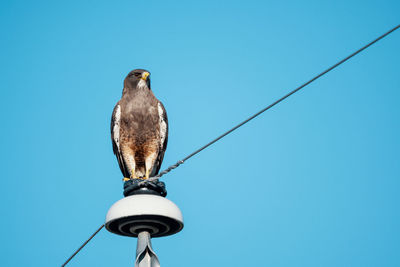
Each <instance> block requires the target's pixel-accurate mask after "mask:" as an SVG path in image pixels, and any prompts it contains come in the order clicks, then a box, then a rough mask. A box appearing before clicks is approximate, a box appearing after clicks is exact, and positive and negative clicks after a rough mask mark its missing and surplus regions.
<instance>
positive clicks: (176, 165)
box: [146, 24, 400, 181]
mask: <svg viewBox="0 0 400 267" xmlns="http://www.w3.org/2000/svg"><path fill="white" fill-rule="evenodd" d="M398 28H400V24H399V25H397V26H396V27H394V28H393V29H391V30H389V31H388V32H386V33H384V34H382V35H381V36H379V37H378V38H376V39H374V40H373V41H371V42H369V43H368V44H366V45H365V46H363V47H361V48H360V49H358V50H357V51H355V52H353V53H352V54H350V55H349V56H347V57H345V58H344V59H342V60H340V61H339V62H337V63H336V64H334V65H333V66H331V67H329V68H328V69H326V70H324V71H323V72H321V73H320V74H318V75H317V76H315V77H314V78H312V79H311V80H309V81H308V82H305V83H303V84H302V85H300V86H299V87H297V88H296V89H294V90H293V91H291V92H289V93H288V94H286V95H285V96H283V97H281V98H279V99H278V100H276V101H275V102H273V103H272V104H270V105H269V106H267V107H266V108H264V109H262V110H260V111H259V112H257V113H256V114H254V115H253V116H251V117H250V118H248V119H246V120H244V121H243V122H241V123H239V124H238V125H236V126H235V127H233V128H232V129H230V130H229V131H227V132H225V133H223V134H222V135H220V136H218V137H217V138H215V139H214V140H212V141H211V142H209V143H208V144H206V145H204V146H202V147H201V148H199V149H197V150H196V151H194V152H193V153H191V154H189V155H188V156H186V157H185V158H183V159H182V160H180V161H178V162H177V163H175V164H173V165H171V166H169V167H168V168H167V169H165V170H163V171H162V172H160V173H159V174H158V175H156V176H154V177H150V178H149V179H147V180H146V181H154V180H157V179H158V178H160V177H161V176H163V175H164V174H167V173H169V172H170V171H172V170H173V169H175V168H177V167H178V166H179V165H181V164H183V163H184V162H185V161H186V160H188V159H190V158H191V157H193V156H194V155H196V154H197V153H199V152H200V151H202V150H204V149H206V148H207V147H209V146H211V145H212V144H214V143H215V142H217V141H218V140H220V139H221V138H223V137H225V136H226V135H228V134H230V133H231V132H233V131H234V130H236V129H237V128H239V127H241V126H242V125H244V124H246V123H248V122H249V121H251V120H252V119H254V118H255V117H257V116H258V115H260V114H261V113H263V112H265V111H267V110H268V109H270V108H272V107H273V106H275V105H276V104H278V103H280V102H281V101H283V100H285V99H286V98H288V97H289V96H291V95H293V94H294V93H296V92H297V91H299V90H300V89H302V88H304V87H305V86H307V85H309V84H310V83H312V82H313V81H315V80H316V79H318V78H320V77H321V76H323V75H325V74H326V73H328V72H330V71H331V70H333V69H334V68H336V67H337V66H339V65H341V64H343V63H344V62H346V61H347V60H349V59H350V58H352V57H354V56H355V55H357V54H358V53H360V52H361V51H363V50H365V49H366V48H368V47H370V46H371V45H373V44H374V43H376V42H378V41H379V40H381V39H383V38H385V37H386V36H387V35H389V34H390V33H392V32H394V31H395V30H397V29H398Z"/></svg>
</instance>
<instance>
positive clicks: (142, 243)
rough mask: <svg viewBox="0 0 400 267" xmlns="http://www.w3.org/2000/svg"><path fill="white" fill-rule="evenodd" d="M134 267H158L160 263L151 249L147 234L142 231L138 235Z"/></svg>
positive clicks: (149, 237) (149, 238)
mask: <svg viewBox="0 0 400 267" xmlns="http://www.w3.org/2000/svg"><path fill="white" fill-rule="evenodd" d="M135 267H160V261H159V260H158V257H157V255H156V253H155V252H154V250H153V248H152V247H151V236H150V233H149V232H146V231H143V232H140V233H139V235H138V242H137V248H136V261H135Z"/></svg>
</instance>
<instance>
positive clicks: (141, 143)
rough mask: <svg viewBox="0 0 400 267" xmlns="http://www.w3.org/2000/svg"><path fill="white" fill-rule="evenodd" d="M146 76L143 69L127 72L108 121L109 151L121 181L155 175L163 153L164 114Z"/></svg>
mask: <svg viewBox="0 0 400 267" xmlns="http://www.w3.org/2000/svg"><path fill="white" fill-rule="evenodd" d="M149 76H150V72H149V71H147V70H144V69H135V70H132V71H131V72H129V74H128V75H127V76H126V78H125V80H124V87H123V91H122V97H121V99H120V100H119V101H118V102H117V104H116V105H115V107H114V110H113V113H112V117H111V141H112V147H113V152H114V154H115V156H116V157H117V160H118V165H119V168H120V169H121V172H122V174H123V175H124V178H123V181H129V180H134V179H148V178H150V177H153V176H155V175H157V173H158V172H159V170H160V168H161V163H162V161H163V158H164V153H165V150H166V149H167V143H168V117H167V112H166V110H165V108H164V105H163V104H162V103H161V101H159V100H158V99H157V98H156V97H155V95H154V94H153V91H152V90H151V86H150V77H149Z"/></svg>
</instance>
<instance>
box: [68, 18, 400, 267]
mask: <svg viewBox="0 0 400 267" xmlns="http://www.w3.org/2000/svg"><path fill="white" fill-rule="evenodd" d="M398 28H400V24H399V25H397V26H396V27H394V28H393V29H391V30H389V31H388V32H386V33H384V34H382V35H381V36H379V37H378V38H376V39H375V40H373V41H371V42H369V43H368V44H366V45H365V46H363V47H361V48H360V49H358V50H357V51H355V52H353V53H352V54H350V55H349V56H347V57H345V58H344V59H342V60H340V61H339V62H337V63H336V64H334V65H333V66H331V67H329V68H328V69H326V70H325V71H323V72H321V73H320V74H318V75H317V76H315V77H314V78H312V79H311V80H309V81H308V82H305V83H303V84H302V85H300V86H299V87H297V88H296V89H294V90H293V91H291V92H289V93H288V94H286V95H285V96H283V97H281V98H279V99H278V100H276V101H275V102H273V103H272V104H270V105H269V106H267V107H266V108H264V109H262V110H260V111H259V112H257V113H256V114H254V115H252V116H251V117H249V118H248V119H246V120H244V121H243V122H241V123H239V124H238V125H236V126H235V127H233V128H232V129H230V130H229V131H227V132H225V133H223V134H222V135H220V136H218V137H217V138H215V139H214V140H212V141H211V142H209V143H207V144H206V145H204V146H202V147H200V148H199V149H197V150H196V151H194V152H193V153H191V154H189V155H188V156H186V157H185V158H183V159H182V160H179V161H178V162H177V163H175V164H173V165H171V166H169V167H168V168H167V169H165V170H163V171H162V172H160V173H159V174H158V175H156V176H154V177H150V178H149V179H147V180H146V182H151V181H154V180H158V179H159V178H161V176H163V175H164V174H167V173H169V172H170V171H172V170H173V169H175V168H177V167H179V165H181V164H183V163H184V162H185V161H187V160H188V159H190V158H191V157H193V156H194V155H196V154H197V153H199V152H201V151H202V150H204V149H206V148H207V147H209V146H211V145H212V144H214V143H215V142H217V141H218V140H220V139H221V138H223V137H225V136H226V135H228V134H230V133H231V132H233V131H235V130H236V129H237V128H239V127H241V126H243V125H244V124H246V123H248V122H249V121H251V120H252V119H254V118H255V117H257V116H258V115H260V114H261V113H263V112H265V111H267V110H268V109H270V108H272V107H273V106H275V105H276V104H278V103H280V102H281V101H283V100H285V99H286V98H288V97H289V96H291V95H293V94H294V93H296V92H297V91H299V90H300V89H302V88H303V87H305V86H307V85H309V84H310V83H312V82H313V81H315V80H316V79H318V78H320V77H321V76H323V75H325V74H326V73H328V72H330V71H331V70H333V69H334V68H336V67H337V66H339V65H341V64H343V63H344V62H346V61H347V60H349V59H350V58H352V57H354V56H355V55H357V54H358V53H360V52H361V51H363V50H365V49H366V48H368V47H370V46H371V45H373V44H374V43H376V42H378V41H379V40H381V39H383V38H385V37H386V36H387V35H389V34H390V33H392V32H394V31H395V30H397V29H398ZM103 227H104V224H103V225H101V226H100V228H99V229H97V230H96V232H94V233H93V234H92V235H91V236H90V237H89V239H88V240H86V242H85V243H83V244H82V246H80V247H79V248H78V249H77V250H76V251H75V252H74V254H72V256H71V257H69V258H68V260H67V261H66V262H65V263H64V264H63V265H62V267H64V266H65V265H67V263H68V262H69V261H70V260H71V259H72V258H73V257H75V255H76V254H78V253H79V251H81V249H82V248H84V247H85V246H86V245H87V243H89V241H90V240H92V238H93V237H94V236H95V235H97V233H98V232H100V230H101V229H103Z"/></svg>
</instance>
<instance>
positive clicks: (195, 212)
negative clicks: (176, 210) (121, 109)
mask: <svg viewBox="0 0 400 267" xmlns="http://www.w3.org/2000/svg"><path fill="white" fill-rule="evenodd" d="M399 14H400V2H399V1H395V0H391V1H382V0H376V1H369V0H367V1H351V0H350V1H349V0H335V1H320V0H318V1H317V0H315V1H307V0H306V1H108V2H105V1H40V0H38V1H7V2H2V4H1V7H0V24H1V26H0V30H1V39H2V41H1V42H0V47H1V50H0V51H1V52H0V53H1V61H0V62H1V76H0V79H1V87H2V89H1V98H0V101H1V105H0V109H1V110H0V111H1V124H2V127H1V129H2V131H1V138H0V142H1V158H0V159H1V170H2V179H1V185H0V196H1V206H2V208H1V210H2V220H1V222H0V229H1V230H0V234H1V241H2V242H1V257H0V265H1V266H59V265H61V264H62V263H63V262H64V261H65V260H66V259H67V258H68V257H69V256H70V255H71V253H72V252H73V251H74V250H75V249H76V248H77V247H79V246H80V245H81V243H82V242H83V241H84V240H85V239H86V238H88V237H89V235H90V234H92V233H93V231H94V230H95V229H96V228H97V227H99V226H100V225H101V224H102V223H103V222H104V219H105V215H106V212H107V210H108V208H109V207H110V206H111V205H112V204H113V203H114V202H115V201H117V200H119V199H120V198H121V197H122V185H123V184H122V181H121V179H122V176H121V173H120V170H119V168H118V165H117V161H116V159H115V157H114V155H113V153H112V148H111V141H110V133H109V131H110V130H109V127H110V125H109V124H110V117H111V112H112V109H113V107H114V105H115V103H116V102H117V101H118V100H119V98H120V96H121V92H122V83H123V79H124V78H125V76H126V74H127V73H128V72H129V71H131V70H132V69H135V68H145V69H148V70H150V71H151V73H152V75H151V79H152V89H153V91H154V93H155V94H156V96H157V97H158V98H159V99H160V100H161V101H162V102H163V103H164V106H165V108H166V110H167V113H168V117H169V122H170V124H169V126H170V135H169V143H168V149H167V152H166V155H165V158H164V164H163V168H166V167H168V166H169V165H170V164H173V163H175V162H176V161H177V160H179V159H181V158H183V157H184V156H186V155H187V154H189V153H191V152H192V151H194V150H195V149H197V148H198V147H200V146H202V145H203V144H205V143H207V142H208V141H209V140H210V139H212V138H214V137H216V136H217V135H219V134H221V133H222V132H224V131H226V130H228V129H229V128H230V127H232V126H234V125H235V124H236V123H238V122H240V121H241V120H243V119H245V118H247V117H248V116H249V115H251V114H252V113H254V112H256V111H258V110H260V109H261V108H263V107H265V106H267V105H268V104H270V103H271V102H273V101H274V100H275V99H276V98H278V97H280V96H282V95H284V94H286V93H287V92H288V91H289V90H291V89H293V88H294V87H296V86H298V85H300V84H301V83H303V82H305V81H306V80H308V79H310V78H311V77H312V76H314V75H315V74H317V73H318V72H320V71H322V70H323V69H325V68H327V67H329V66H330V65H332V64H334V63H335V62H336V61H338V60H339V59H341V58H343V57H345V56H346V55H348V54H349V53H351V52H352V51H354V50H356V49H358V48H359V47H361V46H362V45H364V44H366V43H367V42H368V41H370V40H372V39H374V38H375V37H377V36H378V35H380V34H381V33H383V32H385V31H387V30H389V29H390V28H392V27H394V26H395V25H397V24H399V23H400V16H399ZM399 47H400V31H398V32H395V33H393V34H392V35H390V36H389V37H387V38H386V39H384V40H382V41H381V42H379V43H378V44H376V45H374V46H373V47H371V48H370V49H368V50H366V51H365V52H364V53H362V54H361V55H359V56H357V57H356V58H353V59H351V60H350V61H349V62H347V63H346V64H344V65H343V66H341V67H339V68H338V69H336V70H334V71H333V72H331V73H329V74H328V75H326V76H324V77H323V78H321V79H319V80H318V81H316V82H315V83H313V84H312V85H310V86H308V87H306V88H305V89H304V90H303V91H301V92H300V93H298V94H296V95H294V96H292V97H291V98H289V99H288V100H287V101H285V102H283V103H281V104H279V105H278V106H276V107H274V108H273V109H271V110H270V111H268V112H267V113H265V114H263V115H262V116H261V117H259V118H257V119H256V120H254V121H252V122H250V123H249V124H247V125H246V126H244V127H243V128H240V129H239V130H237V131H235V132H234V133H233V134H231V135H229V136H227V137H226V138H224V139H222V140H221V141H220V142H218V143H216V144H215V145H214V146H212V147H210V148H208V149H207V150H205V151H203V152H202V153H201V154H199V155H197V156H195V157H193V158H192V159H190V160H189V161H187V162H186V163H185V164H184V165H182V166H181V167H179V168H178V169H176V170H175V171H173V172H171V173H170V174H168V175H165V176H164V178H163V181H165V182H166V184H167V190H168V198H169V199H171V200H172V201H174V202H175V203H176V204H177V205H178V206H179V207H180V208H181V210H182V212H183V215H184V219H185V227H184V229H183V231H182V232H180V233H179V234H177V235H174V236H171V237H166V238H160V239H154V240H153V247H154V249H155V251H156V252H157V254H158V256H159V258H160V261H161V264H162V266H175V267H178V266H185V267H186V266H192V267H195V266H202V267H204V266H274V267H284V266H285V267H286V266H307V267H314V266H315V267H320V266H324V267H337V266H351V267H356V266H359V267H366V266H386V267H390V266H393V267H394V266H400V257H399V251H400V243H399V240H400V230H399V225H400V214H399V204H400V194H399V187H400V164H399V151H400V141H399V136H400V121H399V118H400V106H399V99H400V75H399V69H400V53H399ZM135 249H136V240H135V239H130V238H126V237H120V236H116V235H113V234H110V233H109V232H107V231H106V230H103V231H101V232H100V233H99V234H98V235H97V236H96V237H95V239H93V240H92V242H90V243H89V244H88V246H86V247H85V248H84V250H83V251H81V253H80V254H78V255H77V256H76V257H75V258H74V259H73V260H72V261H71V262H70V264H69V265H68V266H71V267H72V266H133V259H134V254H135Z"/></svg>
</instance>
